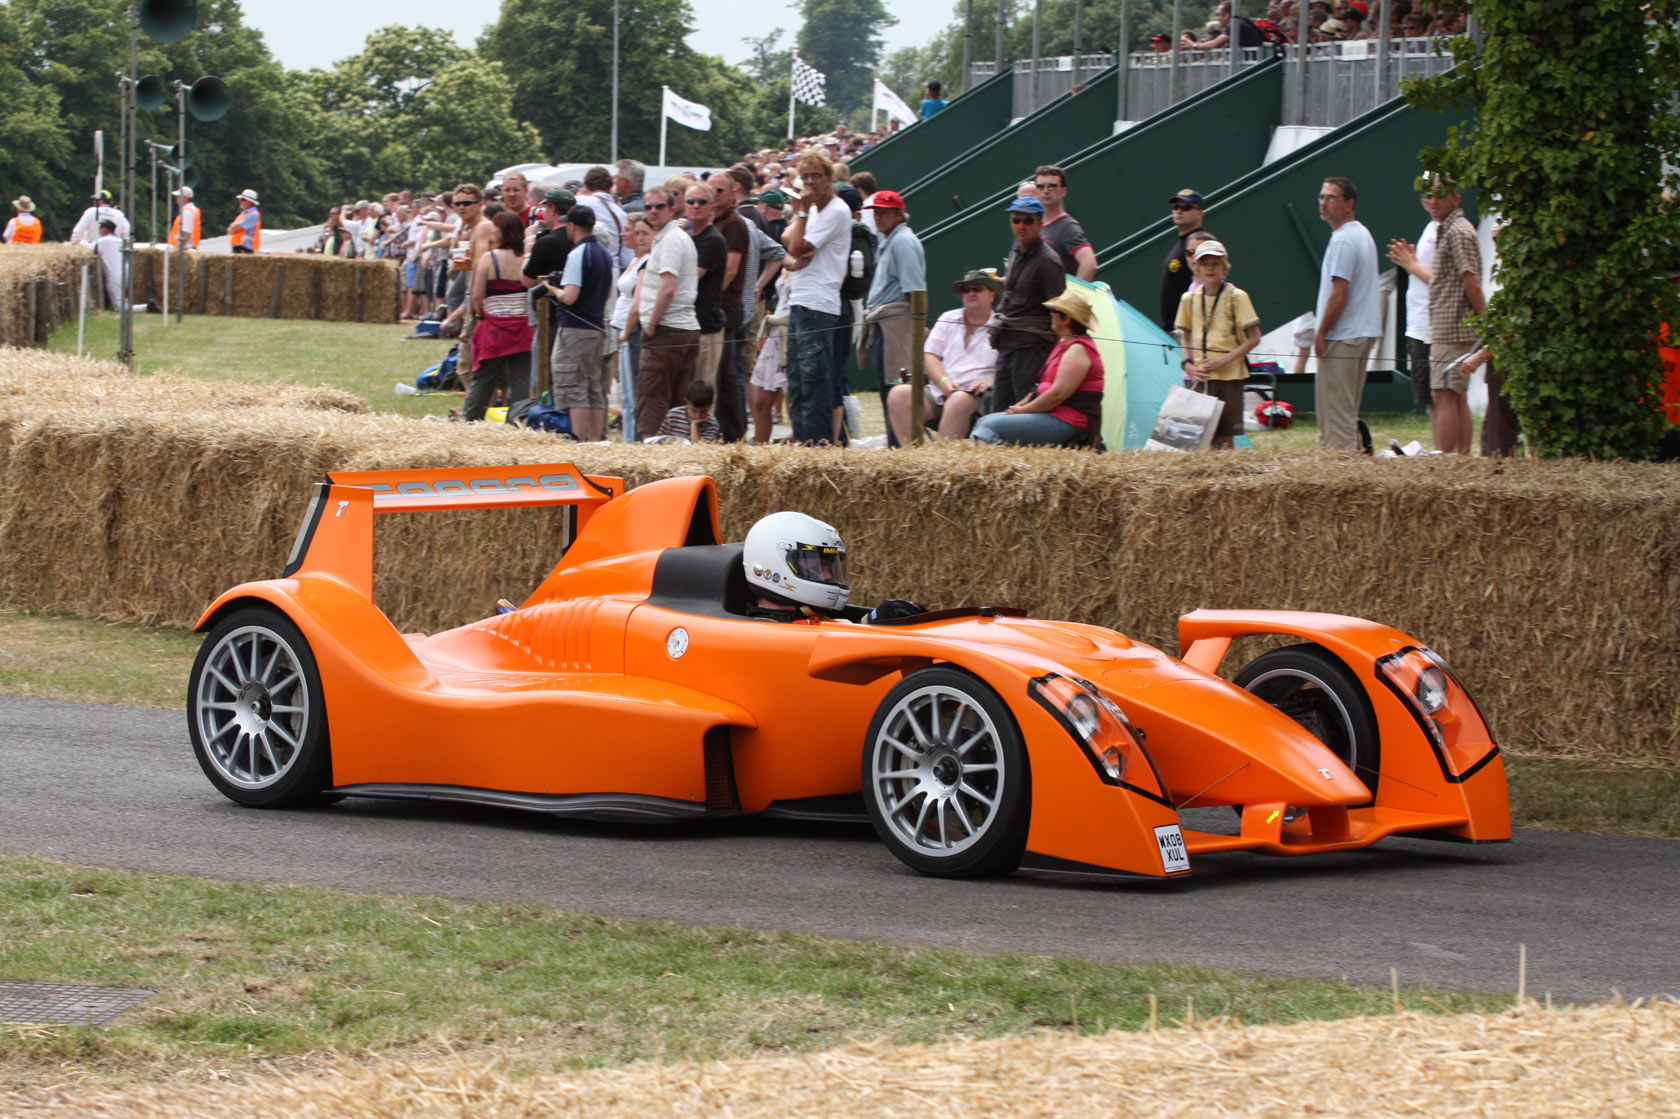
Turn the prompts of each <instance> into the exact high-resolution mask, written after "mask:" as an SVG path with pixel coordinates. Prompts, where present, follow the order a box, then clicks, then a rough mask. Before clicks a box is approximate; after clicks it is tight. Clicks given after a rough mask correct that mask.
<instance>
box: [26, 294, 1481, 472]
mask: <svg viewBox="0 0 1680 1119" xmlns="http://www.w3.org/2000/svg"><path fill="white" fill-rule="evenodd" d="M119 323H120V319H119V317H118V316H117V315H116V314H114V313H111V312H102V313H99V314H95V315H92V316H90V317H89V319H88V323H87V338H86V341H85V344H84V349H85V352H87V353H91V354H92V355H94V356H95V357H103V358H107V359H114V357H115V354H116V352H117V332H118V325H119ZM411 329H412V327H411V325H410V324H408V323H403V324H401V325H389V324H385V325H375V324H369V323H318V322H301V321H296V320H289V319H238V318H234V319H229V318H222V317H219V316H207V317H200V316H197V315H189V316H187V318H186V320H185V321H184V322H182V323H180V324H177V323H175V321H174V318H173V316H172V317H171V319H170V324H169V325H168V326H164V324H163V319H162V316H160V315H136V316H134V350H135V353H136V354H137V355H138V356H137V357H136V358H135V368H136V369H138V370H139V371H140V372H142V373H145V372H155V371H161V370H175V371H177V372H180V373H183V374H185V375H187V376H190V377H209V378H219V379H222V380H232V381H243V382H246V383H248V384H259V385H260V384H270V383H277V382H287V383H293V384H301V385H331V386H332V387H333V388H338V389H343V390H345V391H346V392H353V393H355V394H356V395H357V396H360V397H361V398H363V399H364V400H366V401H367V402H368V406H369V407H371V408H372V409H373V410H374V411H375V412H390V413H394V414H396V415H401V416H413V417H417V418H418V417H424V416H433V417H437V418H442V417H445V416H447V415H448V414H449V410H450V409H451V408H459V407H460V406H461V398H460V397H459V396H453V395H451V396H398V395H396V394H395V393H394V392H392V386H393V385H395V384H396V383H397V382H398V381H402V382H405V383H407V384H410V385H412V384H413V383H414V377H415V375H416V374H418V373H420V372H421V371H422V370H424V369H425V368H427V367H428V366H430V365H434V364H436V363H437V362H440V361H442V360H443V356H444V354H446V353H448V352H449V345H450V344H449V343H448V342H439V341H418V342H410V341H404V340H403V339H404V336H405V335H407V334H408V333H410V331H411ZM48 349H51V350H57V351H60V352H64V353H75V352H76V324H75V323H74V322H71V323H66V324H63V325H61V326H59V327H58V328H57V329H56V330H54V331H53V333H52V337H51V340H50V341H49V343H48ZM858 404H859V406H860V407H861V408H862V411H863V433H864V434H865V435H879V434H881V433H882V432H884V431H886V426H885V420H884V419H883V417H882V412H881V401H880V398H879V396H877V395H876V394H875V393H873V392H860V393H859V394H858ZM1364 419H1365V422H1366V423H1367V424H1368V425H1369V426H1370V428H1371V437H1372V439H1373V441H1374V442H1375V444H1376V447H1377V448H1378V449H1379V450H1381V449H1383V448H1386V447H1387V446H1388V441H1389V440H1390V439H1397V440H1399V441H1400V443H1401V444H1406V443H1409V442H1411V441H1412V440H1414V439H1417V440H1420V441H1421V442H1422V443H1423V445H1424V446H1425V447H1428V446H1432V445H1433V444H1432V443H1431V441H1430V435H1429V418H1428V417H1427V416H1425V415H1424V414H1423V413H1422V412H1411V413H1392V414H1390V413H1380V414H1368V415H1366V416H1365V417H1364ZM1479 423H1480V421H1478V424H1479ZM1478 430H1479V427H1478ZM1249 437H1250V438H1251V439H1253V440H1254V445H1255V446H1256V447H1264V448H1268V449H1273V450H1280V449H1281V450H1297V449H1302V450H1304V449H1309V448H1313V447H1317V446H1318V424H1317V423H1316V422H1315V420H1314V419H1313V418H1312V417H1310V416H1307V417H1303V418H1302V419H1300V420H1298V421H1296V423H1295V424H1294V425H1292V426H1291V427H1288V428H1286V429H1284V430H1282V431H1258V432H1251V433H1250V436H1249ZM613 438H615V439H616V438H617V433H616V432H614V433H613Z"/></svg>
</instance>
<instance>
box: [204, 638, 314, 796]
mask: <svg viewBox="0 0 1680 1119" xmlns="http://www.w3.org/2000/svg"><path fill="white" fill-rule="evenodd" d="M187 728H188V732H189V733H190V735H191V736H192V744H193V752H194V753H195V754H196V755H197V756H198V764H199V765H200V766H201V767H203V769H204V773H205V776H207V777H209V778H210V783H211V784H213V785H215V786H216V788H217V789H219V790H220V791H221V792H222V794H223V795H224V796H226V797H227V798H228V799H230V800H234V801H237V802H238V803H240V804H246V805H251V806H254V807H263V808H280V807H288V806H291V805H296V804H304V803H310V802H313V801H316V800H318V799H319V797H320V794H321V791H322V789H323V788H325V787H326V786H327V785H328V784H329V783H330V781H331V779H332V757H331V750H330V748H329V746H328V741H327V708H326V702H325V700H324V699H323V697H322V691H321V674H320V671H319V669H318V668H317V667H316V664H315V656H314V654H313V653H312V652H311V651H310V648H309V642H308V641H306V640H305V639H304V636H303V634H302V632H301V631H299V629H298V628H297V626H296V625H294V624H293V623H292V621H291V619H290V618H287V617H286V616H285V615H284V614H282V613H281V612H280V611H279V610H276V609H275V608H274V607H272V606H250V607H243V608H241V609H239V610H235V611H234V612H232V613H231V614H229V615H227V616H226V617H225V618H223V619H222V620H221V621H220V622H218V623H216V625H215V627H214V628H213V629H211V631H210V634H209V636H207V637H206V638H205V639H204V644H203V645H202V646H200V647H199V650H198V657H197V659H195V660H194V661H193V667H192V675H191V676H190V677H189V678H188V684H187Z"/></svg>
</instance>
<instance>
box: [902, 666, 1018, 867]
mask: <svg viewBox="0 0 1680 1119" xmlns="http://www.w3.org/2000/svg"><path fill="white" fill-rule="evenodd" d="M878 741H879V742H881V743H882V744H884V745H885V746H886V747H888V748H887V749H884V750H876V751H875V755H874V756H875V775H874V780H875V795H876V796H877V797H878V798H879V800H880V803H881V805H882V807H883V808H884V809H885V810H886V818H887V826H888V827H890V828H892V830H893V831H894V833H896V834H897V835H898V837H899V838H900V839H902V840H903V841H904V842H905V843H907V844H909V845H910V846H912V847H918V848H921V849H923V850H925V851H927V852H928V853H930V854H936V855H955V854H957V853H959V852H961V851H966V850H967V849H968V848H969V847H971V846H972V845H973V844H974V841H975V840H976V839H977V838H979V837H980V836H982V835H984V834H985V833H986V829H987V828H988V827H990V826H991V824H992V821H993V820H994V819H995V818H996V817H997V813H998V799H999V798H998V794H999V792H1000V786H1001V784H1002V781H1003V767H1002V765H1001V764H1000V763H999V760H998V753H999V752H998V732H997V727H995V726H993V725H992V720H991V719H990V718H989V717H988V716H987V715H986V713H985V712H984V711H982V710H981V709H980V708H979V707H978V706H977V705H976V704H975V703H974V701H973V700H972V699H970V698H969V697H968V696H966V695H964V694H963V693H962V692H959V691H956V690H955V689H953V688H948V687H941V686H932V687H925V688H920V689H917V690H916V691H914V692H911V693H910V694H909V695H907V696H905V697H904V698H903V699H901V700H899V701H898V703H897V705H896V706H894V707H893V709H892V710H891V711H889V712H888V713H887V719H886V724H885V725H884V726H882V728H881V730H880V734H879V736H878Z"/></svg>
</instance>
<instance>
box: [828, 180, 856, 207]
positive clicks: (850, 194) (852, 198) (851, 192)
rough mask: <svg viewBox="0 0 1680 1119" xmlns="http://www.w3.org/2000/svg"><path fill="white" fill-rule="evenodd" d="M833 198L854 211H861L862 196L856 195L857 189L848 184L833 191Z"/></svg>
mask: <svg viewBox="0 0 1680 1119" xmlns="http://www.w3.org/2000/svg"><path fill="white" fill-rule="evenodd" d="M834 197H836V198H838V199H839V200H840V201H842V202H844V203H845V204H846V205H847V206H849V207H851V208H852V209H854V210H861V209H863V195H862V194H860V193H858V188H857V187H855V186H852V185H851V184H849V183H848V184H847V185H845V186H842V187H836V188H835V190H834Z"/></svg>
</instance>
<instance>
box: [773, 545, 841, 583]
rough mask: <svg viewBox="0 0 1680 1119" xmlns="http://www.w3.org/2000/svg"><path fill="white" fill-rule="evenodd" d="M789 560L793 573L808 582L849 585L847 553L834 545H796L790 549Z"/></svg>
mask: <svg viewBox="0 0 1680 1119" xmlns="http://www.w3.org/2000/svg"><path fill="white" fill-rule="evenodd" d="M787 560H788V566H789V567H790V568H792V569H793V573H794V574H795V575H797V576H798V577H799V578H801V579H804V580H805V581H806V582H809V583H825V584H828V585H829V586H835V587H844V586H846V585H847V583H846V552H845V550H844V549H842V548H836V547H834V546H833V545H832V544H795V545H794V546H793V547H791V548H789V549H788V554H787Z"/></svg>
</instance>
